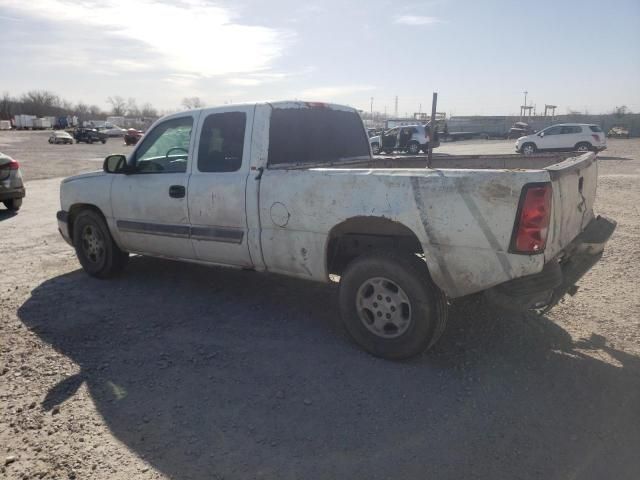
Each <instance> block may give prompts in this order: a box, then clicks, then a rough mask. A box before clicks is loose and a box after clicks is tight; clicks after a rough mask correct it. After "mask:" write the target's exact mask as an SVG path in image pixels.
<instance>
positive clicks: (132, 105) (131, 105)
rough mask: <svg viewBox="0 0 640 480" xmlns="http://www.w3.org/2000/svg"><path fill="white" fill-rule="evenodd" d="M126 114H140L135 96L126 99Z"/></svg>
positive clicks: (132, 115)
mask: <svg viewBox="0 0 640 480" xmlns="http://www.w3.org/2000/svg"><path fill="white" fill-rule="evenodd" d="M127 116H129V117H139V116H140V109H139V108H138V104H137V103H136V99H135V98H129V100H127Z"/></svg>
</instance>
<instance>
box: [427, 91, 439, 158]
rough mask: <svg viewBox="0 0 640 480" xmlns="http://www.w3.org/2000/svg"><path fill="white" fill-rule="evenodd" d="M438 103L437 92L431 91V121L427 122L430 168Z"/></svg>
mask: <svg viewBox="0 0 640 480" xmlns="http://www.w3.org/2000/svg"><path fill="white" fill-rule="evenodd" d="M437 105H438V92H433V100H432V101H431V123H430V124H429V146H428V148H427V168H431V158H432V157H433V143H434V140H435V136H436V131H437V130H438V128H437V127H436V106H437Z"/></svg>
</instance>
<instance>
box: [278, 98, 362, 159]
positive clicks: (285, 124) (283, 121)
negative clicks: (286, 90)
mask: <svg viewBox="0 0 640 480" xmlns="http://www.w3.org/2000/svg"><path fill="white" fill-rule="evenodd" d="M369 148H370V147H369V139H368V137H367V133H366V131H365V129H364V127H363V125H362V120H361V119H360V116H359V115H358V113H357V112H355V111H353V110H337V109H335V110H334V109H332V108H328V107H324V106H323V107H313V106H312V107H306V108H305V107H303V108H274V109H273V111H272V113H271V125H270V129H269V160H268V165H269V166H294V165H305V164H318V163H327V164H333V163H339V162H343V161H347V160H354V159H361V158H369V157H370V150H369Z"/></svg>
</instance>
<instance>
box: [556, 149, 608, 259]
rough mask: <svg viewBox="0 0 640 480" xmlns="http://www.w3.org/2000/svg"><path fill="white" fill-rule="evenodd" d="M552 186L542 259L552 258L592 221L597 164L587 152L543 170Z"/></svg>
mask: <svg viewBox="0 0 640 480" xmlns="http://www.w3.org/2000/svg"><path fill="white" fill-rule="evenodd" d="M546 170H547V171H548V172H549V176H550V177H551V183H552V187H553V203H552V211H551V221H550V225H549V235H548V237H547V246H546V249H545V260H546V261H549V260H551V259H553V258H555V257H556V256H557V255H558V253H560V252H561V251H562V250H563V249H564V248H565V247H566V246H567V245H568V244H569V243H570V242H571V241H572V240H573V239H574V238H575V237H577V236H578V235H579V234H580V232H582V231H583V230H584V229H585V227H586V226H587V224H588V223H589V222H590V221H591V219H592V218H593V204H594V202H595V199H596V188H597V182H598V163H597V162H596V154H595V153H593V152H588V153H585V154H583V155H580V156H578V157H571V158H567V159H566V160H564V161H563V162H560V163H557V164H554V165H550V166H549V167H547V168H546Z"/></svg>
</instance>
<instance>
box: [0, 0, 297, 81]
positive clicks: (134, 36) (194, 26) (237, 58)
mask: <svg viewBox="0 0 640 480" xmlns="http://www.w3.org/2000/svg"><path fill="white" fill-rule="evenodd" d="M2 3H3V6H4V7H5V8H8V9H11V10H12V12H15V13H17V14H21V15H25V16H27V17H32V18H36V19H46V20H48V21H52V22H60V24H61V26H63V27H64V28H65V29H69V28H70V27H73V26H77V27H80V26H85V27H87V26H88V27H92V28H93V29H94V30H98V31H100V32H101V33H102V34H103V35H106V36H108V37H105V41H107V42H108V41H109V40H108V38H109V37H110V38H112V39H125V40H127V41H129V42H130V43H131V49H136V48H138V49H139V50H140V51H141V53H143V54H144V55H141V58H136V60H135V64H134V63H132V62H131V61H129V60H123V61H121V62H120V63H119V64H116V65H114V68H116V69H121V70H127V71H131V70H138V71H139V70H142V69H151V68H153V69H166V70H169V71H173V72H184V73H193V74H198V75H202V76H215V75H227V74H231V73H247V72H257V71H261V70H264V69H267V68H269V67H270V65H271V64H272V62H273V61H274V60H275V59H276V58H278V57H279V56H280V55H282V53H283V50H284V48H285V46H286V44H287V43H288V42H289V40H290V39H291V34H289V33H287V32H284V31H280V30H276V29H272V28H268V27H264V26H258V25H243V24H241V23H238V22H236V21H235V20H236V19H235V18H234V14H233V12H232V11H230V10H228V9H226V8H224V7H221V6H215V5H210V4H207V3H204V2H202V1H199V0H183V1H182V2H176V4H168V3H165V2H161V1H158V0H136V1H134V2H132V1H130V0H104V1H102V2H99V3H96V4H89V3H84V2H78V1H76V0H39V1H37V2H25V1H23V0H3V1H2ZM61 13H62V14H61ZM57 19H60V20H57ZM34 33H35V32H34ZM79 41H80V43H81V42H82V40H81V39H79ZM69 47H70V50H71V51H73V49H74V47H73V46H72V45H70V46H69ZM111 57H112V58H113V57H116V58H118V57H119V52H118V51H113V52H111Z"/></svg>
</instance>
